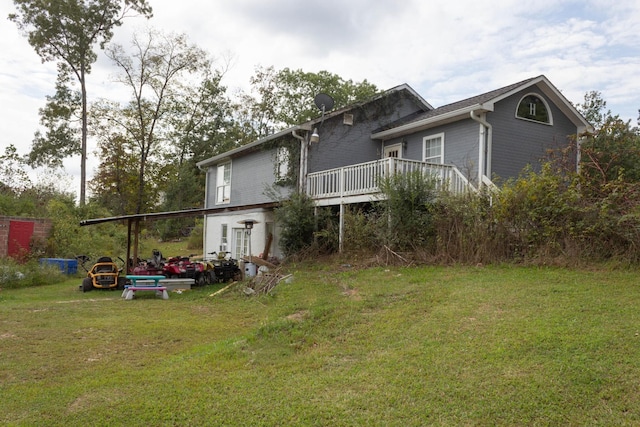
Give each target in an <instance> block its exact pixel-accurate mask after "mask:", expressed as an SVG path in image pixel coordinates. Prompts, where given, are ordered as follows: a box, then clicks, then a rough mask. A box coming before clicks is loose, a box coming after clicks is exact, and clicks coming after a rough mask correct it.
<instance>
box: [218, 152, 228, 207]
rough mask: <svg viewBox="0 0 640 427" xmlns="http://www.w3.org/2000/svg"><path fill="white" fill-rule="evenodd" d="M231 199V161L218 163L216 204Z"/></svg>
mask: <svg viewBox="0 0 640 427" xmlns="http://www.w3.org/2000/svg"><path fill="white" fill-rule="evenodd" d="M230 201H231V162H227V163H223V164H221V165H218V171H217V174H216V204H217V205H219V204H222V203H229V202H230Z"/></svg>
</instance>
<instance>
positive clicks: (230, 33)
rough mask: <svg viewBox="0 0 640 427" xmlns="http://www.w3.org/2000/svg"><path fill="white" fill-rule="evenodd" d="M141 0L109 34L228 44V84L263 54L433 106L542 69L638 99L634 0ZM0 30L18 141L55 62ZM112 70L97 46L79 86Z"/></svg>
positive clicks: (631, 104) (5, 8)
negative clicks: (399, 88)
mask: <svg viewBox="0 0 640 427" xmlns="http://www.w3.org/2000/svg"><path fill="white" fill-rule="evenodd" d="M151 4H152V6H153V8H154V18H152V20H151V21H149V22H148V23H147V22H146V21H145V20H144V19H142V18H130V19H129V20H128V21H126V22H125V24H124V25H123V26H122V27H120V28H118V29H117V30H116V34H115V37H114V41H116V42H118V43H120V44H122V45H125V46H126V45H128V44H129V40H130V35H131V33H132V32H133V31H134V30H136V29H138V30H140V29H142V28H144V27H146V26H147V25H148V26H151V27H154V28H157V29H161V30H163V31H167V32H175V33H185V34H187V35H188V36H189V38H190V40H191V41H193V42H194V43H196V44H198V45H199V46H200V47H202V48H204V49H205V50H207V51H208V52H210V53H211V55H212V56H215V57H219V58H221V57H223V56H225V55H228V54H229V53H230V54H231V55H232V57H233V61H232V68H231V69H230V70H229V71H228V73H227V74H226V75H225V81H224V84H226V85H227V86H229V87H230V88H231V89H233V88H236V87H244V88H246V87H247V86H248V82H249V78H250V77H251V76H252V75H253V73H254V70H255V67H256V66H258V65H261V66H271V65H272V66H274V67H275V68H277V69H281V68H284V67H289V68H292V69H303V70H305V71H310V72H316V71H320V70H327V71H329V72H332V73H335V74H338V75H340V76H342V77H343V78H346V79H352V80H356V81H360V80H364V79H367V80H368V81H369V82H371V83H373V84H375V85H377V86H378V87H379V88H381V89H387V88H390V87H393V86H396V85H398V84H401V83H408V84H410V85H411V86H412V87H414V88H415V89H416V90H417V91H418V92H419V93H420V94H421V95H422V96H423V97H424V98H425V99H426V100H427V101H429V102H430V103H431V104H432V105H434V106H439V105H443V104H446V103H449V102H454V101H457V100H459V99H462V98H465V97H468V96H473V95H476V94H478V93H481V92H484V91H488V90H492V89H495V88H498V87H501V86H504V85H507V84H511V83H514V82H516V81H520V80H522V79H525V78H528V77H532V76H537V75H539V74H545V75H546V76H547V77H548V78H549V79H550V80H551V81H552V82H553V83H554V84H555V85H556V86H557V87H558V88H559V89H560V90H561V91H562V92H563V93H564V94H565V96H567V97H568V98H569V99H570V100H571V101H573V102H574V103H578V102H581V101H582V97H583V95H584V93H585V92H587V91H590V90H598V91H601V92H602V93H603V96H604V98H605V99H606V100H607V103H608V106H609V108H611V110H612V111H613V112H614V113H619V114H621V115H622V116H623V117H625V118H628V119H633V120H634V121H635V118H636V116H637V109H638V108H640V84H638V80H637V70H638V69H640V68H639V66H640V45H639V44H638V42H637V37H638V36H637V28H638V26H639V25H640V3H638V2H637V0H610V1H609V0H587V1H573V0H564V1H563V0H538V1H536V2H522V1H520V0H496V1H492V2H489V3H488V2H478V1H472V0H458V1H439V0H435V1H423V0H407V1H402V2H398V1H395V0H378V1H375V2H372V1H370V0H351V1H349V2H344V1H341V0H322V1H320V0H308V1H304V2H301V1H299V0H271V1H268V2H267V1H264V0H235V1H233V2H231V1H225V2H222V1H218V2H207V1H204V0H183V1H181V2H178V3H176V2H174V1H170V0H153V1H152V2H151ZM11 11H12V5H11V4H10V3H9V2H4V3H2V4H0V16H4V17H6V16H7V15H8V13H10V12H11ZM0 35H1V36H2V37H0V48H1V49H2V51H3V56H2V58H0V61H1V62H0V64H1V66H0V88H2V89H1V90H0V108H2V109H3V111H2V115H1V117H2V122H1V123H0V132H1V133H2V137H0V138H2V139H0V141H1V145H3V146H4V145H6V144H8V143H14V144H15V145H17V146H18V147H19V148H20V150H21V151H22V152H26V151H27V150H28V149H29V145H30V142H31V139H32V137H33V132H34V130H35V128H36V126H37V123H38V116H37V114H38V111H37V110H38V108H40V107H41V106H42V105H43V104H44V96H45V95H47V94H51V93H52V92H53V87H54V83H55V66H53V64H46V65H43V64H41V63H40V60H39V58H38V56H37V55H36V54H35V53H34V52H33V50H32V48H31V47H30V46H29V45H28V43H27V42H26V40H25V39H24V38H23V37H22V36H21V35H20V34H19V33H18V30H17V28H16V26H15V24H13V23H11V22H8V21H7V22H6V24H5V25H3V26H1V27H0ZM221 61H222V59H221ZM115 72H116V70H115V69H114V68H113V67H112V66H111V64H110V63H109V61H108V60H106V59H105V58H104V56H103V55H101V56H100V58H99V60H98V62H97V63H96V64H94V69H93V72H92V74H91V75H90V76H89V92H90V97H92V98H95V97H110V96H113V95H114V94H116V93H119V95H118V96H123V95H122V94H121V92H119V91H121V89H118V88H117V86H114V85H113V84H112V75H113V74H114V73H115ZM66 163H67V164H70V163H69V162H66ZM71 164H72V163H71ZM73 173H74V175H75V174H76V171H75V170H74V172H73Z"/></svg>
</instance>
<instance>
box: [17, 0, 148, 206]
mask: <svg viewBox="0 0 640 427" xmlns="http://www.w3.org/2000/svg"><path fill="white" fill-rule="evenodd" d="M14 4H15V5H16V8H17V12H16V13H12V14H10V15H9V19H10V20H11V21H13V22H15V23H16V24H17V25H18V28H19V29H20V30H22V31H23V32H24V33H25V35H26V36H27V39H28V40H29V44H30V45H31V46H32V47H33V48H34V49H35V51H36V53H37V54H38V55H39V56H40V58H42V61H43V62H45V61H59V62H60V63H61V64H62V65H61V66H60V67H59V76H58V85H57V87H56V95H55V96H54V97H53V98H50V99H49V102H48V105H47V107H45V109H44V110H42V111H41V115H42V117H43V124H45V126H50V127H49V131H48V133H47V136H46V137H42V136H41V135H36V141H35V145H34V150H35V153H34V154H33V156H32V158H35V157H39V155H44V153H45V152H48V155H47V157H48V158H49V159H50V160H54V159H56V158H57V159H58V161H60V158H61V157H63V156H67V155H69V154H75V153H76V152H79V153H80V158H81V160H80V162H81V165H80V170H81V171H80V174H81V179H80V204H81V205H83V204H84V202H85V193H86V161H87V129H88V128H87V88H86V75H87V74H89V73H90V72H91V64H92V63H93V62H95V60H96V58H97V55H96V53H95V52H94V51H93V46H94V45H95V44H96V43H99V45H100V47H101V48H103V47H104V45H105V44H106V43H107V42H108V41H109V40H111V38H112V37H113V30H114V28H115V27H117V26H119V25H121V24H122V21H123V19H124V18H125V17H126V16H127V15H128V13H129V12H131V11H134V12H137V13H139V14H142V15H144V16H146V17H151V7H150V6H149V5H148V4H147V1H146V0H56V1H40V0H14ZM69 74H73V75H75V77H76V79H77V81H78V83H79V85H80V104H81V113H80V118H81V137H80V147H79V149H78V147H77V141H76V139H75V138H71V139H68V137H69V136H70V133H72V132H73V130H72V128H71V125H70V124H69V125H64V124H63V123H62V122H64V120H68V119H70V118H71V116H72V111H69V110H67V108H75V106H76V105H75V102H73V103H67V102H66V101H72V100H73V101H75V97H76V95H75V94H73V91H72V90H71V89H70V88H69V87H68V86H67V87H66V88H64V87H63V86H66V85H68V84H69V83H70V80H69V78H68V77H69ZM56 114H60V118H61V119H62V121H60V120H55V119H54V118H53V116H55V115H56ZM61 146H67V147H66V149H64V150H61V149H60V148H61ZM54 161H55V160H54Z"/></svg>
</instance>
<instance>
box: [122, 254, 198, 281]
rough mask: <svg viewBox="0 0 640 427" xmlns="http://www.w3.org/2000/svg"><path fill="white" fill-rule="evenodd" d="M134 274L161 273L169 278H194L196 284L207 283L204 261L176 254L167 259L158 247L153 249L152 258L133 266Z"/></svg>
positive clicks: (155, 274) (152, 274)
mask: <svg viewBox="0 0 640 427" xmlns="http://www.w3.org/2000/svg"><path fill="white" fill-rule="evenodd" d="M191 256H193V255H191ZM133 274H136V275H142V276H147V275H151V276H157V275H161V276H165V277H167V278H169V279H178V278H179V279H184V278H187V279H194V285H195V286H203V285H206V284H207V275H206V274H205V268H204V265H203V264H202V263H199V262H193V261H191V260H190V259H189V257H179V256H176V257H171V258H169V259H165V258H163V256H162V253H161V252H160V251H159V250H157V249H154V250H153V253H152V257H151V258H150V259H148V260H147V261H142V262H138V265H136V266H135V267H134V268H133Z"/></svg>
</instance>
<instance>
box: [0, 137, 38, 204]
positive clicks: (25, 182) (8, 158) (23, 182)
mask: <svg viewBox="0 0 640 427" xmlns="http://www.w3.org/2000/svg"><path fill="white" fill-rule="evenodd" d="M30 186H31V180H30V179H29V175H28V174H27V172H26V171H25V164H24V159H23V158H22V157H20V156H19V155H18V150H17V149H16V147H15V146H14V145H9V146H7V147H6V148H5V149H4V154H2V155H0V193H10V194H16V193H17V194H19V193H21V192H22V191H24V190H25V189H27V188H28V187H30Z"/></svg>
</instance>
